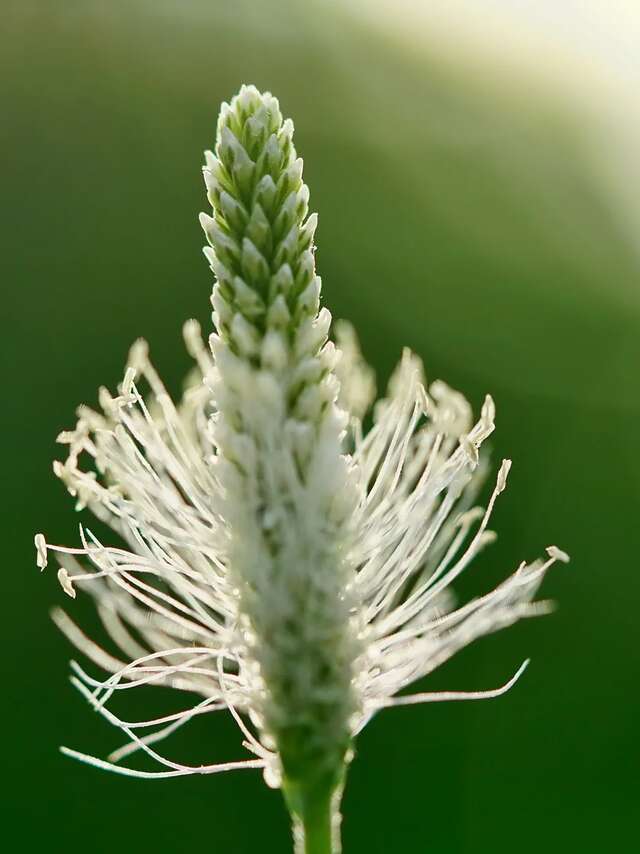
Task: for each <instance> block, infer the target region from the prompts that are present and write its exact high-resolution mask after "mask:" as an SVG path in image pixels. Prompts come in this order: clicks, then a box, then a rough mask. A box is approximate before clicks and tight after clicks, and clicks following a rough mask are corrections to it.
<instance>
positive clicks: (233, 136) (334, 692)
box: [35, 86, 568, 852]
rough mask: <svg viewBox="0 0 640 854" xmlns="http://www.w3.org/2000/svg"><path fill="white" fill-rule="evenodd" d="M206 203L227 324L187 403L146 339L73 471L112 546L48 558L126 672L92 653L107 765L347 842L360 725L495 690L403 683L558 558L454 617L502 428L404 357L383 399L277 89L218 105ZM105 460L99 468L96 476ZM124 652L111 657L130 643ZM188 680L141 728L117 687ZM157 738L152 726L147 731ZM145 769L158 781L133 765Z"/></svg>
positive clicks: (480, 630) (503, 613) (66, 476)
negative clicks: (210, 790)
mask: <svg viewBox="0 0 640 854" xmlns="http://www.w3.org/2000/svg"><path fill="white" fill-rule="evenodd" d="M203 173H204V180H205V184H206V189H207V196H208V199H209V202H210V204H211V212H210V213H203V214H201V217H200V221H201V224H202V227H203V229H204V232H205V234H206V238H207V241H208V246H207V247H206V248H205V250H204V251H205V256H206V258H207V260H208V262H209V264H210V266H211V269H212V270H213V272H214V275H215V283H214V286H213V293H212V306H213V324H214V329H215V331H214V332H213V333H212V334H211V336H210V338H209V346H207V345H206V344H205V343H204V341H203V340H202V336H201V332H200V328H199V325H198V324H197V322H196V321H193V320H191V321H188V322H187V323H186V324H185V327H184V339H185V344H186V347H187V350H188V351H189V353H190V355H191V356H192V358H193V359H194V367H193V370H192V372H191V373H190V374H189V377H188V379H187V382H186V384H185V389H184V393H183V395H182V397H181V399H180V400H179V402H177V403H174V402H173V401H172V399H171V397H170V396H169V394H168V393H167V391H166V389H165V387H164V385H163V383H162V381H161V379H160V377H159V375H158V373H157V372H156V370H155V368H154V366H153V364H152V362H151V360H150V357H149V352H148V347H147V345H146V343H145V342H144V341H138V342H136V343H135V344H134V346H133V347H132V349H131V352H130V354H129V359H128V362H127V365H126V367H125V373H124V378H123V381H122V383H121V384H120V386H119V388H118V389H117V393H116V394H115V395H114V396H112V395H111V393H109V392H108V391H107V390H106V389H101V390H100V395H99V401H100V411H94V410H93V409H90V408H88V407H81V408H80V409H79V411H78V423H77V425H76V427H75V429H73V430H71V431H65V432H63V433H61V434H60V436H59V437H58V441H59V442H60V443H61V444H63V445H64V446H65V447H66V448H67V458H66V460H65V461H64V462H56V463H55V465H54V471H55V474H56V475H57V477H59V478H60V479H61V480H62V481H63V483H64V484H65V486H66V488H67V490H68V491H69V493H70V494H71V495H72V496H73V497H74V499H75V501H76V507H77V509H83V508H87V509H88V510H90V511H91V512H92V513H93V514H94V515H95V516H96V517H97V518H98V519H99V520H100V521H101V522H103V523H106V524H107V525H108V526H110V527H111V529H112V530H113V532H114V539H115V544H114V545H107V544H103V543H102V542H101V541H100V540H99V539H98V538H97V537H96V536H95V535H94V534H93V533H92V532H91V530H90V529H88V528H86V527H85V526H84V525H81V526H80V544H79V546H77V547H74V548H66V547H62V546H55V545H51V544H49V543H48V542H47V540H46V539H45V537H44V535H43V534H37V535H36V537H35V548H36V562H37V566H38V567H39V568H40V569H41V570H44V569H45V568H46V566H47V563H48V559H49V556H50V554H51V553H52V554H53V555H54V556H55V558H56V560H57V562H58V564H59V570H58V580H59V582H60V585H61V587H62V589H63V591H64V592H65V593H66V594H67V595H68V596H69V597H71V598H72V599H74V598H75V597H76V595H77V593H78V592H80V593H87V594H88V595H90V596H91V597H92V598H93V599H94V601H95V604H96V607H97V611H98V614H99V616H100V619H101V620H102V623H103V624H104V627H105V629H106V631H107V633H108V635H109V636H110V637H111V639H112V641H113V647H114V649H113V651H110V650H106V649H103V648H102V647H100V646H99V645H98V644H96V643H94V642H93V641H91V640H90V639H89V638H88V637H86V635H85V634H84V633H83V632H82V631H81V630H80V628H79V627H78V626H76V624H75V623H74V622H73V621H72V620H71V618H70V617H69V616H68V615H67V614H65V613H64V612H62V611H61V610H59V609H56V610H55V611H54V615H53V618H54V620H55V622H56V624H57V626H58V627H59V628H60V629H61V631H62V632H63V633H64V634H65V635H66V636H67V637H68V638H69V640H70V641H71V642H72V643H73V644H74V645H75V646H76V647H77V648H78V649H79V650H80V651H81V652H82V653H84V654H85V655H86V657H87V658H88V659H90V660H91V661H92V662H93V663H94V664H96V665H97V666H98V667H99V668H100V669H101V670H103V671H105V672H106V673H107V674H108V675H107V676H106V677H105V678H95V677H94V676H91V675H89V674H88V673H87V672H85V670H84V669H83V668H82V667H81V666H80V665H78V664H76V663H72V670H73V676H72V684H73V685H74V687H75V688H76V689H77V690H78V691H79V692H80V694H81V695H82V696H83V697H84V698H85V699H86V700H87V702H88V703H89V704H90V705H91V707H92V708H93V709H94V710H95V711H96V712H97V713H98V714H99V715H100V716H101V717H102V718H103V719H104V720H106V721H107V723H109V724H111V725H112V726H113V727H115V728H116V729H117V730H118V731H120V732H122V733H123V735H124V736H125V737H126V738H127V739H128V741H127V743H126V744H124V745H123V746H121V747H119V748H118V749H116V750H115V751H114V752H113V753H112V754H111V755H110V757H109V758H108V760H106V761H105V760H102V759H98V758H95V757H91V756H88V755H86V754H84V753H79V752H78V751H76V750H71V749H69V748H62V751H63V753H65V754H66V755H68V756H71V757H73V758H76V759H79V760H80V761H83V762H86V763H88V764H91V765H94V766H95V767H98V768H103V769H107V770H113V771H116V772H118V773H121V774H125V775H128V776H134V777H145V778H167V777H176V776H182V775H185V774H213V773H218V772H220V771H224V770H233V769H239V768H252V769H256V768H257V769H261V770H262V771H263V774H264V777H265V780H266V781H267V783H268V784H269V785H271V786H275V787H281V788H282V789H283V793H284V796H285V799H286V802H287V805H288V807H289V809H290V811H291V813H292V816H293V821H294V838H295V841H296V847H297V850H298V851H299V852H311V851H314V852H331V851H333V852H337V851H339V850H340V849H339V845H340V843H339V821H340V819H339V809H338V807H339V801H340V795H341V792H342V788H343V786H344V781H345V775H346V768H347V765H348V763H349V762H350V761H351V759H352V757H353V741H354V738H355V736H356V735H357V733H359V732H360V730H361V729H362V728H363V727H364V726H365V725H366V723H367V722H368V721H369V720H370V718H371V717H372V716H373V715H374V714H375V713H376V712H378V711H379V710H380V709H382V708H385V707H389V706H400V705H408V704H412V703H423V702H424V703H430V702H441V701H445V700H462V699H487V698H490V697H498V696H500V695H502V694H503V693H505V692H506V691H508V690H509V689H510V688H511V687H512V686H513V685H514V684H515V682H516V681H517V680H518V679H519V678H520V676H521V675H522V673H523V672H524V669H525V667H526V666H527V663H528V661H527V662H524V664H523V665H522V666H521V667H520V668H519V669H518V671H517V672H516V673H515V675H514V676H513V677H512V678H511V679H510V680H509V681H508V682H507V683H505V684H504V685H503V686H501V687H500V688H497V689H493V690H490V691H472V692H444V693H437V694H433V693H428V692H426V693H417V694H401V693H400V692H402V691H404V690H405V689H406V688H407V687H408V686H409V685H410V684H411V683H413V682H414V681H415V680H417V679H421V678H422V677H424V676H427V675H428V674H429V673H431V671H433V670H434V669H435V668H436V667H438V666H439V665H440V664H442V663H443V662H445V661H446V660H447V659H449V658H450V657H451V656H452V655H454V654H455V653H456V652H457V651H458V650H460V649H462V648H463V647H464V646H466V645H467V644H469V643H470V642H471V641H473V640H474V639H475V638H478V637H480V636H482V635H485V634H487V633H489V632H493V631H496V630H497V629H500V628H503V627H505V626H508V625H511V624H512V623H514V622H515V621H516V620H518V619H520V618H522V617H528V616H535V615H537V614H540V613H546V611H547V610H548V609H549V606H548V604H547V603H544V602H534V601H533V600H534V597H535V594H536V592H537V590H538V588H539V586H540V584H541V582H542V579H543V577H544V575H545V573H546V572H547V570H548V569H549V568H550V567H551V566H552V565H553V564H554V563H555V562H557V561H561V562H566V561H567V560H568V556H567V555H566V554H565V553H564V552H563V551H561V550H560V549H559V548H557V547H556V546H549V548H548V549H547V559H546V560H544V561H542V560H536V561H533V562H532V563H523V564H521V565H520V567H519V568H518V569H517V570H516V571H515V572H514V573H513V574H512V575H511V576H509V577H508V578H507V579H506V580H505V581H503V582H502V583H501V584H499V585H498V586H497V587H496V588H495V589H494V590H492V591H490V592H489V593H486V594H485V595H483V596H481V597H479V598H477V599H473V600H471V601H470V602H467V603H464V604H461V605H460V606H458V607H454V605H453V598H452V595H451V589H452V585H453V584H454V583H455V581H456V579H457V578H458V577H459V576H460V575H461V573H462V572H464V571H465V570H466V569H467V567H468V566H469V565H470V564H471V562H472V561H473V558H474V557H475V556H476V555H477V554H478V553H479V552H480V551H481V550H482V549H483V548H485V547H486V546H487V545H489V544H490V543H491V542H492V541H493V539H494V538H495V534H494V533H493V531H491V530H489V527H488V525H489V521H490V516H491V513H492V511H493V507H494V505H495V502H496V501H497V499H498V497H499V496H500V494H501V493H502V492H503V491H504V490H505V488H506V485H507V476H508V473H509V470H510V467H511V461H510V460H504V461H503V462H502V465H501V467H500V469H499V471H498V474H497V479H496V483H495V487H494V489H493V492H492V494H491V497H490V500H489V502H488V505H487V507H486V509H483V508H480V507H478V506H477V505H476V499H477V496H478V493H479V490H480V488H481V486H482V484H483V482H484V479H485V478H486V476H487V471H488V463H487V455H486V454H485V452H484V449H483V443H484V441H485V440H486V439H487V438H488V436H490V435H491V433H492V432H493V430H494V427H495V423H494V422H495V406H494V403H493V400H492V399H491V398H490V397H488V396H487V398H486V399H485V402H484V404H483V406H482V409H481V412H480V416H479V418H478V419H477V420H475V421H474V418H473V415H472V411H471V407H470V406H469V404H468V403H467V401H466V400H465V398H464V397H463V396H462V395H461V394H460V393H459V392H457V391H454V390H453V389H451V388H450V387H449V386H447V385H446V384H445V383H444V382H442V381H435V382H432V383H430V384H429V383H427V381H426V379H425V375H424V371H423V368H422V364H421V362H420V360H419V359H418V358H417V357H416V356H415V355H413V354H412V353H410V352H409V351H405V353H404V354H403V356H402V359H401V362H400V365H399V366H398V369H397V370H396V372H395V374H394V375H393V377H392V379H391V381H390V383H389V389H388V392H387V396H386V397H385V398H383V399H382V400H380V401H379V402H378V403H377V404H376V405H375V407H374V409H373V423H372V426H371V428H370V429H368V430H366V431H365V429H364V427H363V419H364V418H365V416H366V413H367V412H368V410H369V407H370V404H371V402H372V399H373V396H374V393H375V381H374V377H373V373H372V371H371V369H370V368H369V367H368V366H367V365H366V363H365V362H364V360H363V358H362V355H361V353H360V348H359V345H358V340H357V337H356V335H355V332H354V330H353V329H352V328H351V327H350V326H349V325H348V324H344V323H342V324H338V325H337V326H336V331H335V343H334V341H332V340H330V327H331V315H330V313H329V312H328V311H327V309H326V308H324V307H322V308H321V306H320V300H321V281H320V278H319V276H318V275H317V274H316V270H315V246H314V237H315V231H316V227H317V216H316V215H315V214H314V213H309V191H308V188H307V186H306V184H305V183H304V180H303V164H302V160H301V159H300V158H299V157H298V155H297V153H296V150H295V146H294V141H293V124H292V122H291V121H290V120H289V119H284V118H283V116H282V113H281V111H280V106H279V104H278V101H277V100H276V99H275V98H274V97H273V96H272V95H271V94H269V93H260V92H259V91H258V90H257V89H256V88H255V87H253V86H243V87H242V88H241V90H240V92H239V94H238V95H236V97H235V98H233V99H232V101H231V103H230V104H223V105H222V109H221V112H220V117H219V121H218V127H217V136H216V144H215V147H214V151H212V152H211V151H209V152H207V153H206V155H205V165H204V169H203ZM85 461H88V465H86V466H85V464H84V463H85ZM114 653H115V654H114ZM158 685H160V686H170V687H173V688H176V689H178V690H182V691H185V692H187V693H189V694H191V695H192V696H193V697H194V700H193V702H192V704H191V705H190V706H188V707H187V708H185V709H183V710H182V711H181V712H176V713H171V714H157V715H155V716H154V717H152V718H150V719H149V720H146V721H137V722H135V721H134V722H131V721H125V720H123V719H121V718H120V717H118V716H117V715H116V714H115V713H114V712H113V711H112V710H111V708H110V704H111V701H112V698H113V697H114V695H119V696H122V692H125V694H124V696H126V695H127V694H126V692H128V691H130V690H134V689H145V688H153V687H155V686H158ZM220 710H226V711H228V712H229V713H230V714H231V715H232V717H233V718H234V720H235V722H236V723H237V725H238V728H239V730H240V733H241V741H242V745H243V747H244V748H245V749H246V750H247V751H248V752H249V754H250V757H249V758H246V759H242V760H238V761H233V762H224V763H217V764H204V765H200V766H190V765H185V764H183V763H180V762H176V761H174V760H172V759H169V758H167V757H166V756H164V755H163V754H161V753H159V752H158V751H157V750H156V748H155V745H157V744H158V743H159V742H160V741H163V740H164V739H165V738H167V737H169V736H170V735H171V734H172V733H173V732H175V730H177V729H178V728H179V727H181V726H183V725H185V724H187V723H188V722H189V721H190V720H191V719H192V718H193V717H195V716H196V715H202V714H208V713H212V712H215V711H220ZM140 730H142V731H143V734H139V731H140ZM136 755H146V756H147V758H148V759H151V760H153V761H154V762H156V763H157V764H158V765H159V766H160V769H159V770H158V771H156V772H152V771H146V770H136V769H135V768H129V767H123V766H121V765H120V764H119V763H120V761H121V760H123V759H125V758H128V757H131V756H136Z"/></svg>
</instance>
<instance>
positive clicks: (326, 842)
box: [301, 797, 340, 854]
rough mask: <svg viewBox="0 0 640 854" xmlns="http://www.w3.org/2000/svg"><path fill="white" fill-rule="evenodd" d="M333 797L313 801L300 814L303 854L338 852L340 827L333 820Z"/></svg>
mask: <svg viewBox="0 0 640 854" xmlns="http://www.w3.org/2000/svg"><path fill="white" fill-rule="evenodd" d="M333 800H334V799H333V798H332V797H327V798H323V799H322V800H321V801H320V802H319V803H318V802H316V803H314V804H313V805H312V806H311V807H310V808H309V809H307V810H306V811H305V814H304V815H303V816H302V821H301V825H302V827H301V830H302V834H303V838H304V842H303V846H304V847H303V848H302V850H303V852H304V854H338V852H339V851H340V839H339V838H337V837H339V833H340V828H339V826H338V821H337V820H336V821H334V804H333Z"/></svg>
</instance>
